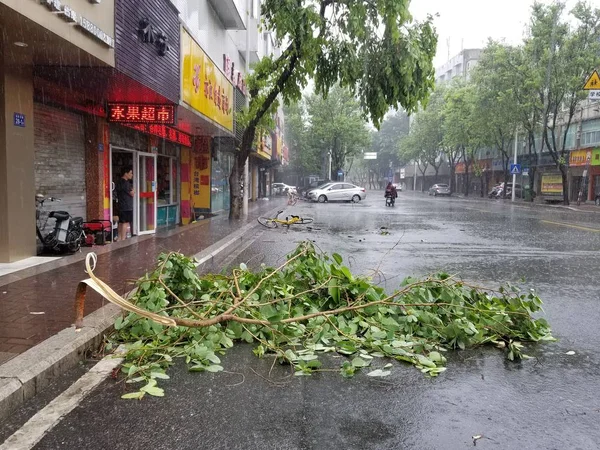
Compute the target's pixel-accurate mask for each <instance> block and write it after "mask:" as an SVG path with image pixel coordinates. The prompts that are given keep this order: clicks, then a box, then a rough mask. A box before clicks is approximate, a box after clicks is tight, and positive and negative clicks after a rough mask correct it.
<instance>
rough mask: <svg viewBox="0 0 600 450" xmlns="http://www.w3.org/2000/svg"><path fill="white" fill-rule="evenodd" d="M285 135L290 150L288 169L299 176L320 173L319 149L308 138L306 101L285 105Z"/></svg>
mask: <svg viewBox="0 0 600 450" xmlns="http://www.w3.org/2000/svg"><path fill="white" fill-rule="evenodd" d="M284 115H285V137H286V142H287V145H288V148H289V151H290V165H289V166H288V168H287V169H286V171H287V172H288V173H293V174H295V175H296V176H297V177H300V178H301V177H303V176H307V175H310V174H314V173H318V172H319V171H320V167H321V163H322V161H321V156H320V153H319V150H318V149H316V148H314V147H313V146H311V145H310V144H311V143H310V140H309V139H308V136H309V130H308V115H307V112H306V108H305V103H304V101H299V102H296V103H292V104H290V105H289V106H286V107H284Z"/></svg>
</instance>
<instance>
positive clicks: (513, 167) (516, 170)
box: [510, 164, 521, 175]
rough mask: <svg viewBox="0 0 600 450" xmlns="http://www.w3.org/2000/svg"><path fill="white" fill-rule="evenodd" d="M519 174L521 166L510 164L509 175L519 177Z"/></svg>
mask: <svg viewBox="0 0 600 450" xmlns="http://www.w3.org/2000/svg"><path fill="white" fill-rule="evenodd" d="M520 173H521V164H511V165H510V174H511V175H519V174H520Z"/></svg>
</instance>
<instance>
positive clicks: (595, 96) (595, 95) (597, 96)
mask: <svg viewBox="0 0 600 450" xmlns="http://www.w3.org/2000/svg"><path fill="white" fill-rule="evenodd" d="M588 98H589V99H590V100H600V91H588Z"/></svg>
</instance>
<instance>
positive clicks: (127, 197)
mask: <svg viewBox="0 0 600 450" xmlns="http://www.w3.org/2000/svg"><path fill="white" fill-rule="evenodd" d="M132 179H133V169H132V168H131V166H126V167H124V168H123V170H122V172H121V178H120V179H119V181H118V182H117V185H116V186H115V190H116V191H117V198H118V200H119V239H120V240H124V239H127V226H128V225H130V226H131V234H133V195H134V192H133V184H132V183H131V180H132Z"/></svg>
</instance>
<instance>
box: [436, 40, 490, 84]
mask: <svg viewBox="0 0 600 450" xmlns="http://www.w3.org/2000/svg"><path fill="white" fill-rule="evenodd" d="M481 52H482V50H481V49H480V48H472V49H466V50H462V51H461V52H460V53H459V54H458V55H456V56H455V57H454V58H452V59H450V60H449V61H447V62H446V63H444V65H442V66H441V67H438V68H437V69H436V70H435V81H436V83H443V82H446V81H450V80H452V79H453V78H456V77H461V78H463V79H465V80H468V79H469V74H470V72H471V70H473V67H475V66H476V65H477V62H478V61H479V58H480V57H481Z"/></svg>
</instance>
